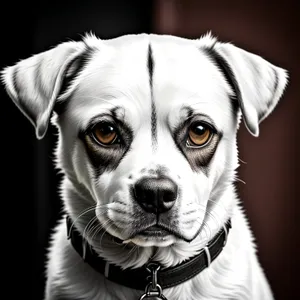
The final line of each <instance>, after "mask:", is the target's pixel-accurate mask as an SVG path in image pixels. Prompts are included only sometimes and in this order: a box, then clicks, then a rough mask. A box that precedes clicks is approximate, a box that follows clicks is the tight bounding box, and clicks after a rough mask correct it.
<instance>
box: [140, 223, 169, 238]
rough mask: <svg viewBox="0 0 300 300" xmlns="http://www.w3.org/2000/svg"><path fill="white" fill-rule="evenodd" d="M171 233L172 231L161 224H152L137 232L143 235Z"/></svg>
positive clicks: (159, 235)
mask: <svg viewBox="0 0 300 300" xmlns="http://www.w3.org/2000/svg"><path fill="white" fill-rule="evenodd" d="M170 234H171V232H170V231H168V230H166V229H164V228H162V227H161V226H159V225H153V226H150V227H148V228H146V229H144V230H142V231H140V232H138V233H137V235H141V236H145V237H165V236H167V235H170Z"/></svg>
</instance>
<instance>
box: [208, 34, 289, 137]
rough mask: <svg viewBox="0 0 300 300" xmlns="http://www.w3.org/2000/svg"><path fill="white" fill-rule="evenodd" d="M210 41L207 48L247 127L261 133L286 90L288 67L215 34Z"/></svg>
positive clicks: (252, 131) (251, 130) (256, 134)
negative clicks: (277, 64) (233, 94)
mask: <svg viewBox="0 0 300 300" xmlns="http://www.w3.org/2000/svg"><path fill="white" fill-rule="evenodd" d="M207 38H209V37H206V39H207ZM210 38H211V37H210ZM205 42H207V40H206V41H205ZM211 42H212V46H211V47H210V48H207V49H208V51H209V53H210V55H211V56H213V58H214V60H215V61H216V64H217V65H218V67H219V68H220V69H221V71H222V72H223V73H224V75H225V77H226V79H227V81H228V83H229V84H230V85H231V87H232V89H233V92H234V93H235V96H236V98H237V100H238V102H239V106H240V108H241V111H242V115H243V119H244V123H245V125H246V127H247V128H248V130H249V131H250V132H251V133H252V134H253V135H254V136H258V135H259V123H260V122H261V121H262V120H264V119H265V118H266V117H267V116H268V115H269V114H270V113H271V112H272V110H273V109H274V107H275V106H276V104H277V103H278V101H279V99H280V97H281V96H282V94H283V92H284V89H285V87H286V84H287V79H288V75H287V71H286V70H284V69H281V68H279V67H277V66H274V65H272V64H271V63H269V62H267V61H266V60H264V59H263V58H261V57H260V56H258V55H255V54H252V53H249V52H247V51H245V50H242V49H240V48H238V47H236V46H234V45H232V44H230V43H220V42H216V40H215V39H213V38H212V39H211Z"/></svg>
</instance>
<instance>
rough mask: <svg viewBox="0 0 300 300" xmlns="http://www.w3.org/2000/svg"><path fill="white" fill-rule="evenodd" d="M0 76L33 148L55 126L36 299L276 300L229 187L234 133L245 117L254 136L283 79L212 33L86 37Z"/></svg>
mask: <svg viewBox="0 0 300 300" xmlns="http://www.w3.org/2000/svg"><path fill="white" fill-rule="evenodd" d="M1 78H2V82H3V83H4V85H5V88H6V91H7V92H8V94H9V96H10V98H11V99H12V100H13V102H14V103H15V104H16V105H17V107H18V108H19V109H20V110H21V112H22V113H23V114H24V115H25V116H26V117H27V118H28V119H29V121H30V122H31V123H32V124H33V126H34V128H35V132H36V136H37V138H38V139H42V138H43V137H44V135H45V134H46V131H47V128H48V126H49V123H50V122H51V123H52V124H53V125H54V126H55V127H56V128H57V130H58V144H57V147H56V152H55V154H56V161H55V163H56V166H57V168H58V169H59V170H60V171H61V172H62V173H63V175H64V176H63V177H64V179H63V180H62V183H61V190H60V191H61V198H62V201H63V207H64V208H63V217H62V219H61V220H60V221H59V222H58V224H57V226H56V228H55V231H54V232H53V234H52V239H51V246H50V248H49V253H48V259H47V272H46V273H47V282H46V288H45V300H58V299H60V300H62V299H64V300H66V299H73V300H74V299H85V300H100V299H104V300H115V299H118V300H121V299H122V300H125V299H126V300H128V299H169V300H170V299H171V300H179V299H180V300H184V299H188V300H200V299H201V300H208V299H235V300H242V299H243V300H244V299H252V300H253V299H255V300H260V299H261V300H269V299H274V296H273V293H272V291H271V288H270V286H269V283H268V281H267V279H266V276H265V274H264V271H263V269H262V267H261V265H260V263H259V260H258V258H257V252H256V247H255V242H254V238H253V234H252V232H251V229H250V226H249V224H248V221H247V218H246V215H245V213H244V211H243V209H242V207H241V204H240V200H239V199H238V196H237V194H236V188H235V186H234V183H235V182H236V180H237V168H238V167H239V159H238V149H237V144H236V136H237V131H238V128H239V125H240V122H241V120H242V119H243V121H244V124H245V126H246V127H247V129H248V130H249V132H250V133H251V134H252V135H254V136H256V137H257V136H258V135H259V124H260V122H261V121H262V120H264V119H265V118H266V117H267V116H268V115H269V114H270V113H271V112H272V111H273V109H274V107H275V106H276V104H277V103H278V101H279V99H280V98H281V96H282V94H283V93H284V90H285V88H286V85H287V81H288V73H287V71H286V70H284V69H282V68H279V67H277V66H275V65H273V64H271V63H269V62H267V61H266V60H265V59H263V58H261V57H260V56H257V55H255V54H253V53H250V52H247V51H245V50H242V49H240V48H239V47H237V46H235V45H233V44H231V43H226V42H221V41H218V39H217V38H216V37H214V36H213V35H212V34H211V33H208V34H205V35H203V36H202V37H201V38H199V39H193V40H192V39H185V38H181V37H175V36H170V35H155V34H150V35H148V34H138V35H125V36H121V37H118V38H114V39H107V40H101V39H99V38H97V37H96V36H95V35H93V34H86V35H85V36H84V37H83V38H82V40H80V41H69V42H64V43H61V44H59V45H57V46H56V47H54V48H52V49H50V50H48V51H45V52H43V53H40V54H36V55H33V56H32V57H30V58H28V59H24V60H21V61H19V62H18V63H16V64H15V65H13V66H9V67H6V68H4V70H3V71H2V73H1ZM66 220H67V221H66ZM66 224H67V225H66ZM144 274H145V278H142V277H143V276H144ZM146 275H147V276H146Z"/></svg>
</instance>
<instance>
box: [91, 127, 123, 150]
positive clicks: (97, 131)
mask: <svg viewBox="0 0 300 300" xmlns="http://www.w3.org/2000/svg"><path fill="white" fill-rule="evenodd" d="M92 133H93V137H94V138H95V139H96V141H97V142H99V143H100V144H102V145H111V144H113V143H114V142H115V141H116V139H117V136H118V135H117V130H116V128H115V127H114V126H113V125H112V124H110V123H99V124H97V125H96V126H94V128H93V130H92Z"/></svg>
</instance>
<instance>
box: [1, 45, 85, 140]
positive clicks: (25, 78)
mask: <svg viewBox="0 0 300 300" xmlns="http://www.w3.org/2000/svg"><path fill="white" fill-rule="evenodd" d="M86 50H87V49H86V44H85V43H84V42H66V43H62V44H60V45H58V46H56V47H55V48H53V49H51V50H48V51H45V52H43V53H40V54H37V55H33V56H32V57H30V58H27V59H24V60H21V61H19V62H18V63H17V64H15V65H14V66H10V67H6V68H5V69H4V70H3V71H2V73H1V79H2V81H3V83H4V85H5V88H6V91H7V93H8V94H9V96H10V98H11V99H12V100H13V101H14V103H15V104H16V105H17V107H18V108H19V109H20V110H21V111H22V112H23V114H24V115H25V116H26V117H27V118H28V119H29V120H30V122H31V123H32V124H33V125H34V127H35V131H36V136H37V138H38V139H42V138H43V137H44V135H45V134H46V131H47V128H48V124H49V120H50V116H51V114H52V110H53V108H54V105H55V101H56V99H57V97H58V96H59V95H60V91H61V88H62V85H63V82H64V79H65V78H66V77H68V76H72V75H73V74H74V72H76V69H77V63H76V62H77V61H78V59H79V58H80V57H81V56H82V55H83V54H84V53H85V51H86Z"/></svg>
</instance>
